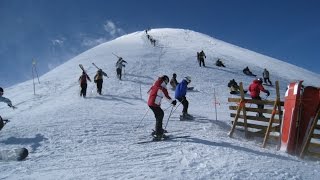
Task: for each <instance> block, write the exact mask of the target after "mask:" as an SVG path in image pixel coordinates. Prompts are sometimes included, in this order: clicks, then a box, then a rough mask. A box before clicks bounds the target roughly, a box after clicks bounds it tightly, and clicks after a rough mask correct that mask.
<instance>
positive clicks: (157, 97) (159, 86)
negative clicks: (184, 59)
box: [148, 75, 177, 140]
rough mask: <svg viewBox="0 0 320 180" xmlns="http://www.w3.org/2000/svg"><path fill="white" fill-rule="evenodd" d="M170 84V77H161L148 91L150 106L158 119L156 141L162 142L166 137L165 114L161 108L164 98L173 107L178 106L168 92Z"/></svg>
mask: <svg viewBox="0 0 320 180" xmlns="http://www.w3.org/2000/svg"><path fill="white" fill-rule="evenodd" d="M168 83H169V77H168V76H166V75H163V76H162V77H159V78H158V80H156V82H155V83H154V85H153V86H152V87H151V88H150V90H149V91H148V93H149V99H148V106H149V107H150V109H151V110H152V111H153V113H154V116H155V118H156V125H155V133H154V139H155V140H161V138H164V137H165V134H164V131H165V130H164V129H163V128H162V121H163V116H164V112H163V110H162V109H161V107H160V106H161V100H162V98H163V97H166V98H167V99H168V100H170V101H171V104H172V105H173V106H175V105H176V104H177V101H176V100H172V98H171V97H170V96H169V93H168V90H167V84H168Z"/></svg>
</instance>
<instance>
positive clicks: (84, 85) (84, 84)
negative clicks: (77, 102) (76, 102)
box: [79, 71, 91, 98]
mask: <svg viewBox="0 0 320 180" xmlns="http://www.w3.org/2000/svg"><path fill="white" fill-rule="evenodd" d="M87 80H88V81H90V82H91V79H90V77H89V76H88V75H87V73H86V72H84V71H83V72H82V75H81V76H80V77H79V83H80V87H81V91H80V96H83V97H84V98H85V97H86V95H87V87H88V85H87Z"/></svg>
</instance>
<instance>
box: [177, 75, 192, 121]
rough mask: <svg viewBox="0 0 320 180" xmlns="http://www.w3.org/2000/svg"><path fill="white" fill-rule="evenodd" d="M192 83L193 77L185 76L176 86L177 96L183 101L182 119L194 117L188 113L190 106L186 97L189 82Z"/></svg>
mask: <svg viewBox="0 0 320 180" xmlns="http://www.w3.org/2000/svg"><path fill="white" fill-rule="evenodd" d="M190 83H191V77H190V76H187V77H185V78H184V79H183V80H182V81H181V82H180V83H179V84H178V85H177V87H176V91H175V98H176V99H177V100H178V101H179V102H181V104H182V105H183V110H182V116H181V118H182V119H192V116H191V115H190V114H188V107H189V102H188V100H187V98H186V94H187V90H188V84H190Z"/></svg>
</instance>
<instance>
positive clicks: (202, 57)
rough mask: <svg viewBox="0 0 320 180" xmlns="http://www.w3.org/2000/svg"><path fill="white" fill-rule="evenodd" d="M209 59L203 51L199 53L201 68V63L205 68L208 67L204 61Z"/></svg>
mask: <svg viewBox="0 0 320 180" xmlns="http://www.w3.org/2000/svg"><path fill="white" fill-rule="evenodd" d="M205 58H207V56H206V55H205V54H204V52H203V50H202V51H201V52H200V53H199V66H200V67H201V63H202V65H203V67H206V65H205V63H204V59H205Z"/></svg>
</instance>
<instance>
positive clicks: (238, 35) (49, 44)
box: [0, 0, 320, 86]
mask: <svg viewBox="0 0 320 180" xmlns="http://www.w3.org/2000/svg"><path fill="white" fill-rule="evenodd" d="M319 10H320V1H318V0H300V1H298V0H268V1H262V0H161V1H160V0H158V1H153V0H148V1H147V0H135V1H134V0H0V39H1V41H0V62H1V66H0V86H9V85H13V84H15V83H17V82H21V81H24V80H27V79H30V78H31V77H32V76H31V64H32V63H31V62H32V59H36V60H37V68H38V71H39V73H40V74H43V73H45V72H47V71H49V70H50V69H52V68H54V67H56V66H57V65H59V64H61V63H63V62H65V61H66V60H68V59H70V58H71V57H73V56H75V55H77V54H79V53H81V52H83V51H85V50H87V49H89V48H91V47H93V46H96V45H97V44H99V43H102V42H105V41H108V40H111V39H113V38H116V37H118V36H121V35H123V34H126V33H131V32H134V31H141V30H144V29H146V28H147V27H152V28H164V27H171V28H183V29H190V30H194V31H198V32H201V33H204V34H208V35H210V36H212V37H215V38H217V39H220V40H223V41H226V42H229V43H231V44H235V45H238V46H240V47H243V48H247V49H250V50H253V51H256V52H258V53H262V54H265V55H267V56H271V57H274V58H277V59H280V60H283V61H286V62H289V63H292V64H295V65H298V66H300V67H303V68H306V69H308V70H311V71H313V72H316V73H320V68H318V67H320V61H319V60H318V59H319V57H320V45H319V42H320V23H319V17H320V11H319Z"/></svg>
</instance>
